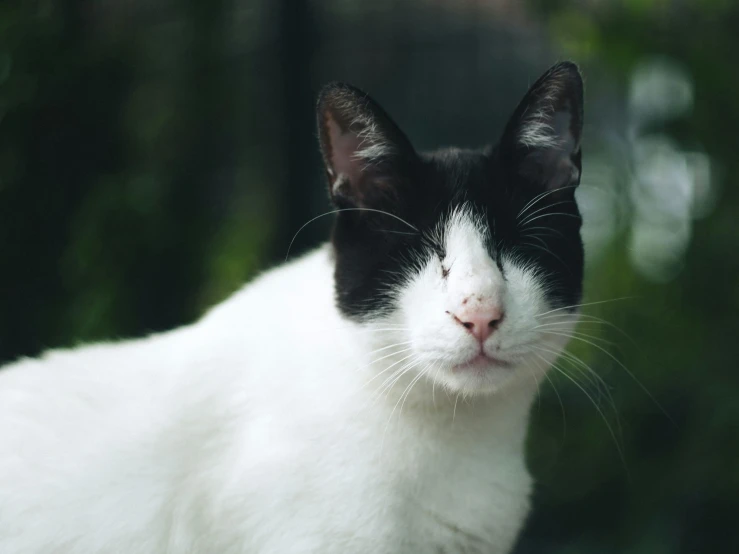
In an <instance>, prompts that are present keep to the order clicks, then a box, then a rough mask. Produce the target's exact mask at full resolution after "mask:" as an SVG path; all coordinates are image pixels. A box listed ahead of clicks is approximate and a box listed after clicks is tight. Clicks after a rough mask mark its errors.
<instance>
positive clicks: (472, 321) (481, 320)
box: [452, 306, 504, 343]
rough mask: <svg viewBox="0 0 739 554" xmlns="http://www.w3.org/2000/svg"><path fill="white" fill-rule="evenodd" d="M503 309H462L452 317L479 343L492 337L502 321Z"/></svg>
mask: <svg viewBox="0 0 739 554" xmlns="http://www.w3.org/2000/svg"><path fill="white" fill-rule="evenodd" d="M503 315H504V314H503V309H502V308H501V307H499V306H488V307H478V308H475V309H471V310H470V309H462V310H459V311H458V312H457V313H453V314H452V317H454V319H455V320H456V321H457V323H459V324H460V325H461V326H462V327H464V328H465V329H467V330H468V331H469V332H470V333H471V334H472V336H474V337H475V338H476V339H477V340H478V341H480V342H481V343H483V342H485V341H486V340H487V338H488V337H489V336H490V335H492V334H493V333H494V332H495V330H496V329H497V328H498V326H499V325H500V322H501V321H502V320H503Z"/></svg>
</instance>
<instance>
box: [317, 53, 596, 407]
mask: <svg viewBox="0 0 739 554" xmlns="http://www.w3.org/2000/svg"><path fill="white" fill-rule="evenodd" d="M582 105H583V87H582V79H581V77H580V73H579V71H578V69H577V67H576V66H575V65H574V64H571V63H560V64H557V65H555V66H554V67H552V68H551V69H550V70H549V71H547V72H546V73H545V74H544V75H543V76H542V77H541V78H540V79H539V80H538V81H536V83H534V85H533V86H532V87H531V88H530V90H529V91H528V92H527V93H526V95H525V96H524V98H523V100H522V101H521V103H520V104H519V105H518V107H517V108H516V109H515V110H514V112H513V115H512V116H511V118H510V120H509V122H508V124H507V125H506V127H505V129H504V130H503V132H502V135H501V136H500V140H499V142H498V144H497V145H496V146H494V147H491V148H486V149H484V150H479V151H478V150H460V149H455V148H449V149H443V150H439V151H436V152H431V153H419V152H416V151H415V150H414V148H413V146H412V145H411V143H410V141H409V140H408V138H407V137H406V136H405V135H404V134H403V132H402V131H401V130H400V129H399V128H398V126H397V125H396V124H395V123H393V121H392V120H391V119H390V117H389V116H388V115H387V113H385V111H383V109H382V108H380V107H379V105H377V104H376V103H375V102H374V101H373V100H372V99H371V98H369V96H367V95H366V94H365V93H363V92H362V91H360V90H358V89H356V88H354V87H351V86H348V85H345V84H336V83H335V84H330V85H328V86H326V87H325V88H324V89H323V91H322V92H321V95H320V98H319V101H318V130H319V139H320V145H321V150H322V154H323V159H324V162H325V167H326V175H327V177H328V183H329V191H330V197H331V201H332V202H333V204H334V206H335V207H336V208H337V215H336V223H335V227H334V231H333V238H332V242H333V247H334V254H335V262H336V271H335V282H336V283H335V284H336V298H337V303H338V306H339V309H340V310H341V312H342V313H343V314H344V315H345V316H346V317H348V318H350V319H352V320H354V321H356V322H359V323H361V324H362V325H364V326H367V327H368V328H372V329H375V330H376V331H377V332H376V333H374V334H372V336H374V337H382V341H381V342H385V343H387V345H388V346H389V345H391V344H398V347H397V350H398V351H402V352H404V353H405V354H404V356H408V357H407V358H406V357H403V359H404V361H403V362H402V363H399V365H398V366H397V369H398V370H400V369H401V368H403V369H404V370H406V369H407V370H408V371H412V372H415V373H418V372H425V373H426V374H427V375H428V377H429V378H430V379H433V380H435V381H436V382H438V383H440V384H443V385H445V386H446V387H447V388H448V389H451V390H453V391H457V392H464V393H479V392H491V391H495V390H497V389H498V388H500V386H501V385H503V384H504V383H506V382H510V381H511V380H513V379H515V378H516V376H518V377H519V378H528V379H530V378H531V375H528V376H527V375H520V374H521V373H524V372H526V371H527V372H531V371H532V368H537V367H541V369H542V371H543V370H545V369H546V367H548V366H549V364H550V362H551V361H553V359H554V358H555V357H556V355H557V354H558V353H559V351H560V350H561V349H562V348H563V346H564V344H565V342H566V340H565V335H566V334H567V330H568V328H569V327H570V326H571V324H572V323H573V322H574V316H573V315H572V314H573V309H574V308H573V307H574V306H575V305H576V304H578V303H579V301H580V296H581V291H582V276H583V247H582V241H581V238H580V227H581V223H582V221H581V217H580V212H579V211H578V208H577V205H576V203H575V188H576V187H577V185H578V183H579V181H580V171H581V153H580V137H581V131H582V126H583V107H582ZM492 138H494V137H492ZM380 329H382V331H380ZM390 351H391V352H392V347H391V348H390Z"/></svg>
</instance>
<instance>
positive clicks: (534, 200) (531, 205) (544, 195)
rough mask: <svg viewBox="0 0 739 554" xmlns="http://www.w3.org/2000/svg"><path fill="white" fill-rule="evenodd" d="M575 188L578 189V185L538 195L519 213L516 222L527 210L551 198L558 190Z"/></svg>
mask: <svg viewBox="0 0 739 554" xmlns="http://www.w3.org/2000/svg"><path fill="white" fill-rule="evenodd" d="M574 188H577V185H568V186H566V187H558V188H556V189H552V190H548V191H545V192H542V193H540V194H537V195H536V196H535V197H534V198H533V199H532V200H529V202H528V203H527V204H526V205H525V206H524V207H523V208H522V209H521V211H520V212H518V215H517V216H516V220H518V219H519V218H520V217H521V216H522V215H523V214H524V213H525V212H526V210H527V209H529V208H530V207H533V206H534V204H536V203H537V202H539V201H540V200H542V199H543V198H545V197H547V196H549V195H550V194H554V193H555V192H557V191H558V190H565V189H574Z"/></svg>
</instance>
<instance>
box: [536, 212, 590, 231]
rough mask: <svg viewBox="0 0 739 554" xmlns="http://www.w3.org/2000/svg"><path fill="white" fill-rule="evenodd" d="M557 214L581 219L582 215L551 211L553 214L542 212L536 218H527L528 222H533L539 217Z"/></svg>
mask: <svg viewBox="0 0 739 554" xmlns="http://www.w3.org/2000/svg"><path fill="white" fill-rule="evenodd" d="M555 215H563V216H565V217H572V218H574V219H580V216H578V215H574V214H568V213H565V212H554V213H551V214H541V215H537V216H536V217H535V218H533V219H527V220H526V223H532V222H534V221H536V220H537V219H541V218H542V217H549V216H555ZM521 228H522V229H525V227H521Z"/></svg>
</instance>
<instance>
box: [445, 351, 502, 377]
mask: <svg viewBox="0 0 739 554" xmlns="http://www.w3.org/2000/svg"><path fill="white" fill-rule="evenodd" d="M492 367H501V368H509V367H513V364H512V363H511V362H508V361H506V360H501V359H500V358H496V357H493V356H489V355H487V354H485V353H484V352H479V353H478V354H476V355H475V356H473V357H471V358H470V359H469V360H467V361H466V362H462V363H461V364H457V365H455V366H454V367H452V371H453V372H455V373H459V372H463V371H478V372H479V371H484V370H486V369H490V368H492Z"/></svg>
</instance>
